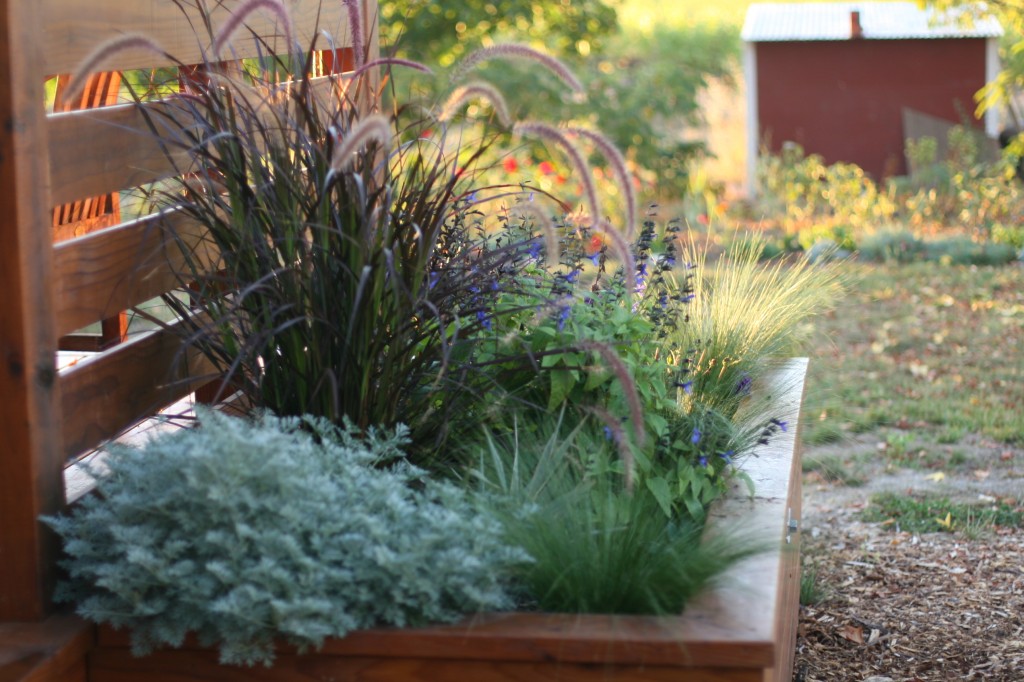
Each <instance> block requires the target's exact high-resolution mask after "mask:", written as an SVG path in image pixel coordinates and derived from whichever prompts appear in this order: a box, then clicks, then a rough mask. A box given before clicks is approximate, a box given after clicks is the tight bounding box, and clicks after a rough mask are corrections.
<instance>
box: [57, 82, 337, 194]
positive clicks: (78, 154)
mask: <svg viewBox="0 0 1024 682" xmlns="http://www.w3.org/2000/svg"><path fill="white" fill-rule="evenodd" d="M339 79H340V77H339V76H337V75H335V76H325V77H321V78H316V79H313V80H312V81H311V89H312V93H313V96H314V97H316V98H318V100H319V101H320V102H321V104H323V103H325V102H328V101H329V100H330V99H331V98H334V97H335V95H334V94H333V93H334V89H335V87H336V86H337V84H338V83H339V82H340V80H339ZM46 126H47V139H48V140H49V154H48V156H49V159H50V162H49V165H50V178H51V182H52V183H53V201H54V202H55V203H68V202H75V201H78V200H80V199H83V198H86V197H92V196H95V195H98V194H104V193H107V192H114V191H118V190H124V189H129V188H132V187H138V186H140V185H144V184H146V183H150V182H155V181H157V180H162V179H165V178H168V177H171V176H174V175H176V174H178V173H179V172H187V171H189V170H191V169H192V161H191V157H190V155H189V153H188V152H187V151H186V150H185V145H187V140H183V139H182V136H181V131H182V130H183V129H188V128H194V127H195V114H194V113H193V112H192V111H191V110H190V109H189V108H188V107H187V106H183V105H182V104H181V103H180V102H179V103H175V101H174V100H169V101H167V102H152V103H147V104H142V105H137V104H121V105H117V106H112V107H104V108H102V109H93V110H84V111H71V112H62V113H57V114H51V115H50V116H48V117H47V119H46Z"/></svg>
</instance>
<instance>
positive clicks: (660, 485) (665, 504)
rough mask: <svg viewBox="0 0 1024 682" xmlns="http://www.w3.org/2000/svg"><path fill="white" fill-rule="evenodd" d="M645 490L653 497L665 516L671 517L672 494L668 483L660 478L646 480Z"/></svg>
mask: <svg viewBox="0 0 1024 682" xmlns="http://www.w3.org/2000/svg"><path fill="white" fill-rule="evenodd" d="M647 489H648V490H650V491H651V494H652V495H654V499H655V500H657V501H658V506H659V507H661V510H662V511H663V512H665V516H672V492H671V491H670V490H669V487H668V481H666V480H665V479H664V478H660V477H659V478H648V479H647Z"/></svg>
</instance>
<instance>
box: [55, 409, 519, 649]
mask: <svg viewBox="0 0 1024 682" xmlns="http://www.w3.org/2000/svg"><path fill="white" fill-rule="evenodd" d="M407 444H408V439H407V432H406V431H405V429H404V428H401V427H399V428H396V429H395V430H394V431H391V432H378V431H375V430H370V431H369V432H368V437H366V438H365V439H360V438H357V437H356V436H355V434H354V431H353V430H352V429H351V428H345V429H342V428H338V427H337V426H335V425H333V424H331V423H329V422H327V421H326V420H322V419H313V418H305V419H300V418H278V417H274V416H271V415H264V416H262V417H260V418H257V419H255V420H252V421H250V420H245V419H239V418H232V417H227V416H224V415H223V414H218V413H216V412H210V411H203V412H201V413H200V424H199V426H198V427H197V428H194V429H186V430H179V431H176V432H173V433H171V434H168V435H163V436H160V437H159V438H157V439H155V440H153V441H152V442H150V443H149V444H148V445H147V446H146V447H144V448H142V449H138V450H136V449H129V448H123V447H120V448H112V449H111V451H110V456H109V458H107V459H106V461H105V468H106V469H107V471H104V472H97V473H98V488H99V494H98V495H91V496H89V497H87V498H85V499H84V500H83V501H82V502H81V503H79V505H78V506H77V507H76V508H75V509H74V510H73V511H72V512H71V513H70V514H69V515H68V516H64V517H59V518H51V519H48V520H47V521H48V523H49V524H50V525H51V526H52V527H53V528H54V529H55V530H56V531H57V533H58V534H59V535H60V536H61V537H62V538H63V540H64V546H65V550H66V553H67V557H68V558H67V559H66V560H65V562H64V567H65V568H66V570H67V572H68V576H69V580H68V582H66V583H64V584H63V585H62V586H61V587H60V589H59V592H58V598H59V599H61V600H63V601H73V602H75V603H76V604H77V611H78V613H79V614H80V615H82V616H83V617H85V618H88V619H90V620H93V621H96V622H103V623H109V624H111V625H113V626H114V627H118V628H120V627H129V628H130V629H131V635H132V645H133V650H134V652H135V653H136V654H143V653H145V652H148V651H150V650H152V649H153V648H155V647H157V646H161V645H170V646H181V644H182V642H183V640H184V638H185V635H186V634H188V633H195V634H196V635H197V636H198V639H199V641H200V642H201V643H203V644H204V645H216V646H218V647H219V649H220V658H221V661H222V662H224V663H233V664H250V665H251V664H253V663H257V662H262V663H266V664H268V665H269V663H270V662H271V661H272V659H273V655H274V654H273V643H274V641H275V639H278V638H281V639H283V640H285V641H287V642H289V643H291V644H294V645H297V646H299V647H300V648H301V649H305V648H309V647H316V646H319V645H320V644H321V643H322V642H323V640H324V638H325V637H341V636H344V635H345V634H346V633H348V632H350V631H352V630H355V629H359V628H367V627H372V626H377V625H394V626H399V627H401V626H415V625H422V624H424V623H428V622H434V621H452V620H455V619H457V618H458V617H460V616H461V615H462V614H464V613H468V612H475V611H479V610H500V609H504V608H509V607H510V606H512V604H513V602H512V599H511V598H510V595H509V592H508V591H507V582H508V578H509V577H510V574H511V571H512V570H513V569H514V568H515V567H516V566H517V565H518V564H520V563H523V562H525V561H527V560H528V557H527V556H526V555H525V554H524V552H523V551H522V550H520V549H518V548H516V547H515V546H512V545H509V544H507V542H506V538H505V536H504V531H503V527H502V525H501V524H500V523H499V522H498V520H497V518H496V517H495V516H494V515H493V514H491V513H489V512H488V511H487V510H486V509H483V508H479V507H478V506H476V505H475V504H474V502H473V501H472V499H471V498H470V496H469V495H467V494H466V493H465V492H464V491H463V490H462V489H460V488H457V487H455V486H453V485H451V484H446V483H443V482H438V481H435V480H432V479H430V478H428V477H426V476H425V475H424V472H422V471H420V470H417V469H415V468H413V467H411V466H410V465H408V464H407V463H406V462H405V460H404V457H403V448H404V447H405V446H406V445H407Z"/></svg>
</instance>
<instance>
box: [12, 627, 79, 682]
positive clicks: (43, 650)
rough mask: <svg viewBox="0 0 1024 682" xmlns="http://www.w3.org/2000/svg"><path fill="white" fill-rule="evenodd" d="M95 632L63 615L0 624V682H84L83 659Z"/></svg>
mask: <svg viewBox="0 0 1024 682" xmlns="http://www.w3.org/2000/svg"><path fill="white" fill-rule="evenodd" d="M95 629H96V628H95V626H94V625H92V624H91V623H86V622H85V621H83V620H82V619H80V618H76V617H75V616H63V615H61V616H51V617H50V618H48V619H47V620H44V621H41V622H36V623H0V680H4V681H5V682H6V681H7V680H18V681H19V682H58V681H59V682H78V681H79V680H81V681H82V682H85V680H86V666H85V657H86V654H88V652H89V650H90V649H92V647H93V643H94V639H95Z"/></svg>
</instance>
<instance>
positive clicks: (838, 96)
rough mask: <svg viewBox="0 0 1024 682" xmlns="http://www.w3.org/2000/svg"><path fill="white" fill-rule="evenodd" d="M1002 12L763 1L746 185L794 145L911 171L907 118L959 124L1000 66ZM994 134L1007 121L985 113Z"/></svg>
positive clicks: (749, 49)
mask: <svg viewBox="0 0 1024 682" xmlns="http://www.w3.org/2000/svg"><path fill="white" fill-rule="evenodd" d="M1000 35H1002V28H1000V26H999V24H998V22H996V21H995V20H994V19H983V20H975V21H974V22H973V23H972V24H969V25H968V24H964V23H961V22H958V21H957V20H956V17H952V16H949V15H939V14H937V13H935V12H934V11H932V10H931V9H927V10H926V9H921V8H920V7H918V6H917V5H916V4H915V3H912V2H860V3H800V4H797V3H793V4H753V5H751V6H750V8H749V9H748V10H747V18H746V22H745V23H744V25H743V34H742V36H743V40H744V76H745V77H746V83H747V160H748V161H747V180H748V184H749V186H750V187H751V188H753V187H754V184H753V181H754V169H755V164H756V159H757V153H758V149H759V147H760V146H761V145H766V146H767V148H768V149H770V150H772V151H778V150H779V149H780V148H781V147H782V145H783V144H784V143H785V142H787V141H792V142H796V143H798V144H800V145H801V146H802V147H803V148H804V149H805V150H806V151H807V153H816V154H821V155H822V156H823V157H824V158H825V160H826V161H827V162H828V163H834V162H836V161H846V162H852V163H856V164H857V165H859V166H861V167H862V168H864V170H866V171H867V172H869V173H870V174H871V175H872V176H874V177H875V178H881V177H885V176H888V175H899V174H904V173H906V170H907V168H906V161H905V159H904V155H903V148H904V142H905V139H906V137H907V135H908V131H905V130H904V125H903V120H904V116H905V115H906V114H907V113H908V112H909V113H911V115H913V113H914V112H916V113H917V114H918V115H920V114H924V115H925V117H933V118H938V119H943V120H945V121H949V122H950V123H960V122H961V120H962V118H963V115H964V113H966V114H967V115H971V114H973V112H974V107H975V104H974V93H975V92H977V91H978V89H980V88H981V87H982V86H983V85H984V84H985V83H986V82H988V81H990V80H992V79H993V78H994V77H995V75H996V73H997V72H998V70H999V53H998V45H997V42H998V37H999V36H1000ZM984 128H985V132H986V133H987V134H988V135H989V136H991V137H995V136H996V135H997V134H998V128H999V119H998V114H997V112H995V111H994V110H993V111H991V112H990V113H989V114H986V117H985V122H984Z"/></svg>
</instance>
